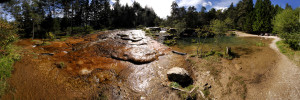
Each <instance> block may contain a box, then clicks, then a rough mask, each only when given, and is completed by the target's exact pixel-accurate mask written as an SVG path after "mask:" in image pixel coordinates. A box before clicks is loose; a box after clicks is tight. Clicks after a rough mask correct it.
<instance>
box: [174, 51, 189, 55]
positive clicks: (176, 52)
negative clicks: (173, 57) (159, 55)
mask: <svg viewBox="0 0 300 100" xmlns="http://www.w3.org/2000/svg"><path fill="white" fill-rule="evenodd" d="M172 52H173V53H175V54H179V55H186V54H187V53H182V52H178V51H172Z"/></svg>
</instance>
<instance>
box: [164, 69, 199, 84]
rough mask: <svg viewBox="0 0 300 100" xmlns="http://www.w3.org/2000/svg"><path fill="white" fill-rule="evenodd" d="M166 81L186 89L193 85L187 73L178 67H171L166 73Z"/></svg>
mask: <svg viewBox="0 0 300 100" xmlns="http://www.w3.org/2000/svg"><path fill="white" fill-rule="evenodd" d="M167 75H168V79H169V80H170V81H173V82H177V83H178V84H180V85H181V86H182V87H186V86H189V85H192V84H193V79H192V78H191V77H190V76H189V73H188V72H187V71H186V70H185V69H183V68H180V67H173V68H171V69H169V70H168V72H167Z"/></svg>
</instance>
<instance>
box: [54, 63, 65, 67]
mask: <svg viewBox="0 0 300 100" xmlns="http://www.w3.org/2000/svg"><path fill="white" fill-rule="evenodd" d="M56 66H57V68H65V67H66V64H65V63H64V62H59V63H57V64H56Z"/></svg>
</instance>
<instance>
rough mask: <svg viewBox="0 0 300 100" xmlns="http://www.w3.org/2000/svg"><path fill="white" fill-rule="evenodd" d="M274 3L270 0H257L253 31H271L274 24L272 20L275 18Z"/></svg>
mask: <svg viewBox="0 0 300 100" xmlns="http://www.w3.org/2000/svg"><path fill="white" fill-rule="evenodd" d="M272 11H273V10H272V5H271V1H270V0H257V1H256V4H255V10H254V13H255V14H254V23H253V31H255V32H258V33H261V32H271V31H272V24H271V20H272V18H273V16H272V15H273V14H272Z"/></svg>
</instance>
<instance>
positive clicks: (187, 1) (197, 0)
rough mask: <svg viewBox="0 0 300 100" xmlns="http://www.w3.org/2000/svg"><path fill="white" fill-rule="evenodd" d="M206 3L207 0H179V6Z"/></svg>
mask: <svg viewBox="0 0 300 100" xmlns="http://www.w3.org/2000/svg"><path fill="white" fill-rule="evenodd" d="M202 3H205V0H179V2H178V6H197V5H200V4H202Z"/></svg>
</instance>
